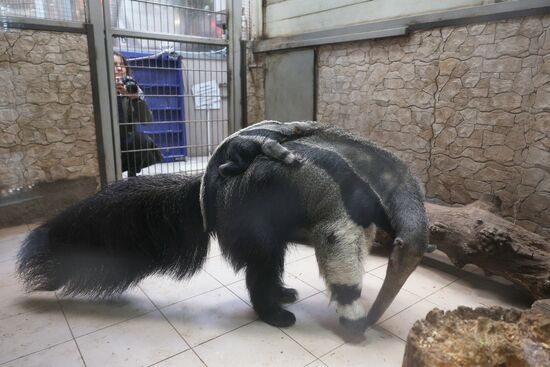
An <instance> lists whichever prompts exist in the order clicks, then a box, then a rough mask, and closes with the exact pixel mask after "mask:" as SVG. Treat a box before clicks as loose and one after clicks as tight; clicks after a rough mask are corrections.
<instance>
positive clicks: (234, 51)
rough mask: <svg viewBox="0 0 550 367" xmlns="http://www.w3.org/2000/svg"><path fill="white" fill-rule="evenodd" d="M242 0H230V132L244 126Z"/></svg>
mask: <svg viewBox="0 0 550 367" xmlns="http://www.w3.org/2000/svg"><path fill="white" fill-rule="evenodd" d="M241 5H242V4H241V1H240V0H228V3H227V7H228V9H227V10H228V12H229V19H228V21H229V27H228V33H229V40H230V46H229V53H228V57H227V63H228V68H227V79H228V82H229V133H230V134H231V133H233V132H235V131H237V130H239V129H240V128H242V127H243V126H242V122H243V119H242V90H241V42H240V41H241V31H242V30H241V18H242V7H241Z"/></svg>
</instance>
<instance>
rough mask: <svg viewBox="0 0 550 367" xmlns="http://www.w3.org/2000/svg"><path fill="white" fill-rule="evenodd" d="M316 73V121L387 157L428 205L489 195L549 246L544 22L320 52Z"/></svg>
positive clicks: (548, 62) (548, 44) (548, 79)
mask: <svg viewBox="0 0 550 367" xmlns="http://www.w3.org/2000/svg"><path fill="white" fill-rule="evenodd" d="M317 67H318V75H319V79H318V98H317V108H318V115H317V119H318V120H319V121H327V122H329V121H330V122H334V123H336V124H337V125H340V126H343V127H345V128H350V129H352V130H355V131H357V132H358V133H360V134H362V135H364V136H366V137H369V138H370V139H372V140H374V141H376V142H378V143H380V144H381V145H383V146H385V147H388V148H390V149H391V150H393V151H394V152H395V153H397V155H399V156H400V157H402V158H404V159H405V160H406V161H407V162H409V163H410V165H411V166H412V169H413V171H414V172H415V173H416V174H417V175H418V176H419V177H420V178H421V180H422V181H424V183H425V187H426V194H427V196H428V197H432V198H434V197H435V198H439V199H441V200H443V201H445V202H447V203H460V204H466V203H469V202H471V201H473V200H476V199H478V198H480V197H481V195H483V194H485V193H493V194H496V195H497V196H498V197H500V199H501V200H502V214H503V215H504V216H505V217H507V218H509V219H511V220H514V221H516V222H517V223H518V224H520V225H522V226H524V227H526V228H528V229H530V230H533V231H535V232H538V233H540V234H543V235H547V236H550V16H548V15H547V16H539V17H526V18H516V19H510V20H506V21H498V22H492V23H485V24H475V25H469V26H463V27H444V28H437V29H431V30H426V31H417V32H414V33H412V34H411V35H409V36H405V37H397V38H391V39H385V40H373V41H364V42H358V43H349V44H341V45H333V46H324V47H321V48H320V49H319V54H318V65H317Z"/></svg>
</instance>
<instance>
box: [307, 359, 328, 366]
mask: <svg viewBox="0 0 550 367" xmlns="http://www.w3.org/2000/svg"><path fill="white" fill-rule="evenodd" d="M306 367H327V365H326V364H324V363H323V362H321V361H320V360H316V361H314V362H311V363H310V364H308V365H307V366H306Z"/></svg>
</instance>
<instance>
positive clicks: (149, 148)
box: [117, 96, 162, 176]
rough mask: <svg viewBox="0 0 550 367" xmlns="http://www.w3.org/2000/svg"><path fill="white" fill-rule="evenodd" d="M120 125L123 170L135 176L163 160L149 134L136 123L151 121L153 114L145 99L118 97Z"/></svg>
mask: <svg viewBox="0 0 550 367" xmlns="http://www.w3.org/2000/svg"><path fill="white" fill-rule="evenodd" d="M117 102H118V103H117V104H118V116H119V126H120V150H121V152H122V157H121V160H122V171H123V172H125V171H128V176H135V175H136V173H139V172H140V171H141V169H142V168H144V167H148V166H151V165H153V164H155V163H159V162H162V154H161V153H160V151H159V150H158V148H157V146H156V145H155V142H154V141H153V139H151V137H149V136H148V135H147V134H144V133H141V132H139V131H138V129H137V127H136V126H137V125H136V124H135V123H150V122H152V121H153V115H152V114H151V111H150V110H149V107H147V102H145V100H144V99H142V98H141V97H140V98H136V99H130V98H128V97H126V96H118V97H117Z"/></svg>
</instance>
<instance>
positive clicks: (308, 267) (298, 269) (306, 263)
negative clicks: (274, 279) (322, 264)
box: [285, 256, 327, 291]
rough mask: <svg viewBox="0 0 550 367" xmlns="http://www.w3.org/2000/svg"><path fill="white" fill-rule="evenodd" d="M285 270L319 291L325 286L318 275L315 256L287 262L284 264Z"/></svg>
mask: <svg viewBox="0 0 550 367" xmlns="http://www.w3.org/2000/svg"><path fill="white" fill-rule="evenodd" d="M285 271H286V272H288V273H290V274H292V275H294V276H295V277H296V278H298V279H300V280H301V281H304V282H306V283H307V284H309V285H310V286H312V287H314V288H316V289H318V290H320V291H322V290H325V289H326V288H327V286H326V284H325V281H324V280H323V278H321V275H319V266H318V265H317V260H316V259H315V256H310V257H306V258H305V259H302V260H298V261H295V262H293V263H291V264H288V265H286V266H285Z"/></svg>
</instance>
